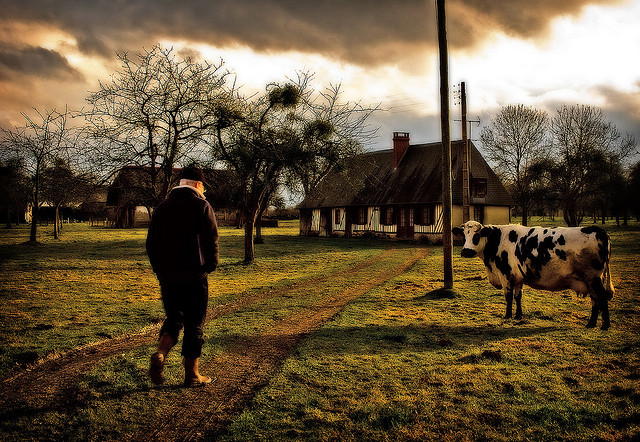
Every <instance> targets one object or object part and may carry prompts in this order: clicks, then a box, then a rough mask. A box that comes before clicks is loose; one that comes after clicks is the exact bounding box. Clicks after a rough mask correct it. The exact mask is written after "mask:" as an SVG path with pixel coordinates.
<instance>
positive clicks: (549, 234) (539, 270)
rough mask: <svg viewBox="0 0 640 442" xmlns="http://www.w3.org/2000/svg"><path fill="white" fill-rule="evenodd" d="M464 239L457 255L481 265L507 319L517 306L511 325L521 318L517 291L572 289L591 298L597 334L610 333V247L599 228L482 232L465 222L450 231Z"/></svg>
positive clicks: (516, 228) (505, 227) (486, 229)
mask: <svg viewBox="0 0 640 442" xmlns="http://www.w3.org/2000/svg"><path fill="white" fill-rule="evenodd" d="M452 232H453V234H454V235H464V237H465V242H464V247H463V249H462V253H461V255H462V256H463V257H465V258H472V257H474V256H478V257H479V258H480V259H482V260H483V262H484V265H485V268H486V271H487V276H488V278H489V282H490V283H491V284H493V286H494V287H496V288H501V289H502V290H503V292H504V297H505V300H506V302H507V312H506V316H505V317H506V318H510V317H511V314H512V307H511V303H512V301H513V298H515V300H516V316H515V318H516V319H521V318H522V305H521V300H522V285H523V284H526V285H528V286H530V287H533V288H536V289H542V290H551V291H556V290H565V289H573V290H575V291H576V292H578V294H581V295H583V296H587V295H590V296H591V303H592V308H591V318H590V319H589V322H588V323H587V327H589V328H591V327H595V326H596V322H597V321H598V314H599V312H602V325H601V328H602V330H607V329H608V328H609V300H610V299H611V298H612V296H613V293H614V288H613V284H612V282H611V273H610V270H609V257H610V255H611V243H610V241H609V235H608V234H607V232H605V231H604V230H602V229H601V228H599V227H596V226H591V227H582V228H581V227H553V228H545V227H533V228H532V227H526V226H520V225H514V224H510V225H503V226H491V225H487V226H483V225H482V224H480V223H478V222H475V221H468V222H466V223H465V224H463V225H461V226H460V227H454V228H453V229H452Z"/></svg>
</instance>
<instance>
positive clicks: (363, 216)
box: [358, 207, 367, 224]
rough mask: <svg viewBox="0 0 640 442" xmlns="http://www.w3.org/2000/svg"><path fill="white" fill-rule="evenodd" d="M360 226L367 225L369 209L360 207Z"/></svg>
mask: <svg viewBox="0 0 640 442" xmlns="http://www.w3.org/2000/svg"><path fill="white" fill-rule="evenodd" d="M358 224H367V208H366V207H358Z"/></svg>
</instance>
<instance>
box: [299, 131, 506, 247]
mask: <svg viewBox="0 0 640 442" xmlns="http://www.w3.org/2000/svg"><path fill="white" fill-rule="evenodd" d="M462 146H463V143H462V141H454V142H452V143H451V150H452V185H453V191H452V198H453V200H452V201H453V211H452V224H453V225H459V224H462V222H463V208H462V193H463V192H462V182H463V177H462V167H461V163H462V155H461V153H462ZM469 164H470V165H469V195H470V204H469V215H470V218H471V219H472V220H476V221H478V222H480V223H486V224H505V223H508V222H509V221H510V207H511V206H512V205H513V203H512V200H511V198H510V196H509V194H508V192H507V190H506V189H505V188H504V186H503V185H502V183H501V182H500V180H499V179H498V177H497V176H496V174H495V173H494V172H493V170H492V169H491V168H490V167H489V165H488V164H487V162H486V161H485V160H484V158H483V157H482V155H481V154H480V152H479V151H478V149H477V148H476V147H475V146H474V145H473V143H472V142H469ZM298 208H299V209H300V234H301V235H320V236H357V235H372V236H378V237H389V238H421V237H427V238H428V239H430V240H432V241H438V240H441V238H442V210H443V204H442V144H441V143H429V144H414V145H411V144H410V138H409V134H408V133H406V132H394V137H393V149H388V150H380V151H375V152H368V153H364V154H361V155H359V156H357V157H355V158H353V159H352V160H351V161H350V163H349V164H348V165H347V167H345V168H343V169H341V170H333V171H331V172H330V173H329V174H328V175H327V176H326V177H325V178H324V179H323V180H322V181H321V182H320V184H319V185H318V186H317V187H316V189H315V190H314V191H313V192H311V193H310V194H309V195H307V197H306V198H305V199H304V200H303V201H302V203H301V204H300V205H299V206H298Z"/></svg>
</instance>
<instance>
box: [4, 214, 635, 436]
mask: <svg viewBox="0 0 640 442" xmlns="http://www.w3.org/2000/svg"><path fill="white" fill-rule="evenodd" d="M534 221H535V220H534ZM531 224H532V225H533V224H538V222H532V223H531ZM606 228H607V230H608V231H609V232H610V233H611V236H612V241H613V256H612V263H611V268H612V273H613V281H614V284H615V286H616V290H617V292H616V295H615V296H614V299H613V300H612V302H611V322H612V327H611V329H610V330H609V331H607V332H602V331H600V330H599V329H590V330H587V329H585V324H586V322H587V320H588V317H589V312H590V303H589V300H588V299H583V298H580V297H577V296H576V295H575V293H573V292H570V291H566V292H557V293H550V292H543V291H537V290H533V289H530V288H527V287H525V291H524V295H523V310H524V318H523V319H522V320H521V321H516V320H504V319H503V315H504V299H503V297H502V294H501V293H500V292H499V291H498V290H496V289H494V288H493V287H492V286H491V285H490V284H489V283H488V281H487V280H486V277H485V275H484V269H483V267H482V263H481V262H480V261H479V260H477V259H475V260H468V259H462V258H460V257H459V251H460V250H459V248H455V250H454V274H455V289H456V294H455V296H446V294H443V293H442V292H438V291H436V290H437V289H439V288H440V287H442V253H441V250H440V249H439V248H438V247H432V248H430V255H429V256H428V257H427V258H425V259H423V260H421V261H419V262H418V263H417V264H416V265H414V266H413V267H412V268H411V269H409V271H407V272H406V273H404V274H402V275H400V276H398V277H396V278H394V279H392V280H389V281H388V282H387V283H385V284H383V285H381V286H379V287H376V288H375V289H373V290H370V291H368V292H367V293H365V294H363V295H362V296H360V297H359V298H358V299H356V300H355V301H353V302H352V303H351V304H349V305H348V306H347V307H346V308H345V309H344V310H343V311H342V312H341V313H340V314H339V315H338V316H337V317H335V318H334V319H333V320H331V321H330V322H328V323H327V324H326V325H325V326H324V327H322V328H321V329H319V330H318V331H316V332H314V333H313V334H311V335H310V336H309V337H308V338H307V339H306V340H305V341H304V342H303V344H302V345H301V346H300V347H299V348H298V349H297V350H296V351H295V352H294V353H293V354H292V355H291V357H289V358H288V359H287V360H286V361H284V364H283V366H282V368H281V369H280V370H279V371H278V372H277V373H276V374H275V376H273V377H272V378H271V379H270V381H269V384H268V385H267V386H266V387H265V388H263V389H262V390H260V391H259V392H258V394H257V396H256V397H255V399H254V401H253V402H252V404H251V406H250V407H249V408H248V409H246V410H245V412H243V413H241V414H240V415H239V416H236V418H235V419H234V421H233V423H232V424H231V426H230V427H229V431H228V433H227V434H226V435H224V437H223V438H225V439H228V440H284V439H298V440H514V439H515V440H518V439H520V440H522V439H524V440H558V439H568V440H596V439H601V440H625V439H633V438H634V437H636V438H637V437H638V435H639V434H640V426H639V424H638V422H640V388H639V387H638V373H640V359H638V354H640V348H639V341H638V335H639V332H640V301H639V299H640V298H639V297H638V294H639V293H638V289H637V287H638V283H639V279H640V278H639V277H638V275H639V274H640V263H639V262H638V258H639V257H640V228H639V227H638V223H634V225H633V226H631V227H628V228H620V229H618V228H616V227H615V226H614V225H612V224H611V223H609V224H608V225H607V226H606ZM42 233H43V234H42V236H41V238H40V241H41V242H42V245H41V246H36V247H30V246H26V245H22V244H21V243H22V242H24V241H25V240H26V239H27V238H28V230H27V229H26V228H25V227H21V228H20V229H13V230H11V231H7V230H3V231H0V296H1V298H2V300H3V303H2V304H1V305H0V342H1V344H0V350H1V351H0V377H4V376H5V375H6V373H11V372H14V371H15V370H16V369H18V368H19V367H20V366H24V365H25V364H28V363H30V362H33V361H34V360H36V359H37V358H39V357H44V356H46V355H50V354H52V353H55V352H64V351H67V350H69V349H71V348H73V347H75V346H77V345H81V344H85V343H89V342H95V341H96V340H102V339H105V338H108V337H109V336H113V337H116V336H119V335H120V334H122V333H125V332H127V331H134V330H139V329H141V328H143V327H145V326H147V325H149V324H150V323H153V322H155V321H157V320H159V319H161V318H162V316H163V314H162V308H161V304H160V301H159V292H158V287H157V282H156V280H155V276H154V275H153V273H152V272H151V270H150V268H149V265H148V261H147V260H146V255H145V253H144V240H145V237H146V231H145V230H144V229H136V230H113V229H101V228H90V227H89V226H86V225H71V226H68V227H67V228H66V230H65V231H64V232H63V237H62V240H60V241H54V240H53V239H50V235H49V234H48V233H47V231H46V229H43V230H42ZM242 234H243V232H242V230H239V229H232V228H225V229H222V230H221V266H220V268H219V270H218V271H217V272H216V274H215V275H212V277H211V278H210V295H211V301H210V303H211V305H213V306H215V305H219V304H224V303H226V302H231V301H233V300H235V299H240V298H242V297H243V296H248V295H250V294H253V293H257V292H259V291H263V290H276V289H281V288H284V287H287V286H290V285H291V284H294V283H296V282H302V281H305V280H312V281H315V282H314V283H313V284H312V285H301V286H300V288H299V289H297V290H294V291H290V292H286V293H285V294H284V295H281V296H274V297H266V298H265V299H264V300H262V301H259V302H256V303H254V304H252V305H249V306H247V307H245V308H242V309H240V310H238V311H236V312H234V313H233V314H229V315H225V316H221V317H219V318H217V319H215V320H213V321H211V322H210V323H209V324H208V325H207V327H206V331H205V333H206V339H207V342H206V344H205V346H204V348H203V356H202V357H203V360H205V361H206V360H212V359H213V358H215V357H217V356H218V355H220V354H221V353H222V352H224V351H226V350H228V348H229V346H230V345H237V342H238V338H239V337H246V336H249V337H250V336H253V335H256V336H257V335H264V334H267V333H269V332H270V331H271V330H272V328H273V327H274V326H275V325H276V324H278V322H279V321H280V320H282V319H283V318H296V315H300V314H302V313H303V312H304V311H306V309H308V308H310V307H312V306H314V305H315V303H317V302H319V301H320V300H321V299H322V297H323V296H325V295H326V294H330V293H334V292H337V291H340V290H344V289H346V288H348V287H351V286H357V285H358V284H360V283H361V282H362V279H361V278H363V277H366V275H365V276H363V275H360V276H359V277H358V276H356V275H353V276H352V275H349V274H348V273H347V274H344V275H341V276H340V278H339V279H338V278H335V279H328V280H323V279H322V276H324V275H326V274H328V273H331V272H336V271H338V270H341V269H348V268H350V267H352V266H353V265H354V264H355V263H357V262H360V261H362V260H366V259H369V258H372V257H374V256H377V255H379V254H380V253H381V252H382V251H383V250H385V249H386V248H388V247H389V246H390V245H393V246H394V247H397V248H398V251H397V252H396V253H394V254H391V255H389V257H388V259H387V260H385V261H384V263H385V264H384V265H383V263H382V262H380V263H378V264H376V265H374V266H373V267H372V269H371V275H372V276H373V275H375V274H377V273H378V272H382V271H384V270H385V269H384V266H390V265H397V264H398V263H400V262H401V261H402V260H403V259H404V258H405V257H406V256H407V254H408V253H410V251H411V250H412V248H413V247H415V245H414V244H412V243H407V242H397V243H390V242H387V241H369V240H359V239H343V238H302V237H299V236H297V225H296V224H294V223H290V224H288V225H287V226H286V227H284V228H278V229H265V232H264V234H265V237H266V240H267V241H266V244H264V245H257V249H256V254H257V257H258V259H257V261H256V263H255V264H252V265H248V266H246V265H243V264H242V263H241V261H242V258H243V250H242V241H243V238H242ZM290 320H293V319H290ZM152 347H153V346H152V345H149V346H143V347H141V348H136V349H134V350H132V351H126V352H124V353H121V354H114V355H113V356H111V357H109V358H106V359H103V360H102V361H100V362H99V363H98V364H96V365H95V366H94V367H91V368H90V369H88V370H87V371H86V373H82V375H81V376H79V378H78V380H77V381H76V382H75V383H74V384H73V385H72V386H71V387H70V389H69V391H68V392H66V393H65V394H66V397H68V398H69V399H68V400H69V402H68V403H67V404H66V405H65V407H63V408H62V409H51V408H49V407H48V405H47V404H46V403H43V404H39V405H37V404H36V405H34V406H33V407H32V408H29V409H27V410H26V411H24V413H22V414H20V413H18V414H15V415H8V416H6V415H5V416H3V417H6V418H7V419H6V420H5V421H4V422H3V423H2V424H0V432H1V433H3V435H5V436H6V437H8V440H25V439H26V440H28V439H73V440H121V439H126V438H127V437H129V436H131V435H132V434H136V433H137V432H138V431H140V428H144V427H145V425H147V424H148V423H149V422H150V421H152V420H153V419H154V417H156V416H159V415H160V414H161V413H162V412H163V411H164V410H165V409H166V407H169V406H170V405H171V401H172V400H174V399H176V398H179V397H180V396H181V395H182V394H183V392H182V390H181V389H179V388H177V389H171V388H169V389H165V390H163V391H158V390H156V389H153V388H151V386H150V383H149V380H148V378H147V376H146V370H147V363H148V356H149V354H150V353H151V352H152ZM180 364H181V361H180V357H179V355H178V354H176V355H172V356H171V358H170V359H169V362H168V366H167V370H166V372H167V384H168V385H170V386H171V385H179V384H180V382H181V375H182V370H181V367H180ZM212 374H214V375H215V373H212Z"/></svg>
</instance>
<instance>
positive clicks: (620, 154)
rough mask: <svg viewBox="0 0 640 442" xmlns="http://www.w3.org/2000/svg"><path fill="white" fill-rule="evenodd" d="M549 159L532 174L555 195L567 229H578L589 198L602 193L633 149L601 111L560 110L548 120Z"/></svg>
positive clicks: (589, 108) (632, 141)
mask: <svg viewBox="0 0 640 442" xmlns="http://www.w3.org/2000/svg"><path fill="white" fill-rule="evenodd" d="M551 137H552V146H551V148H552V151H551V154H552V157H551V158H550V159H548V160H544V161H541V162H540V163H539V164H537V165H536V167H535V170H536V172H537V174H538V176H539V177H540V178H541V179H544V180H545V181H546V184H547V186H546V187H547V188H549V189H551V190H552V191H553V192H555V195H556V196H557V198H558V201H559V202H560V206H561V207H562V209H563V212H564V219H565V222H566V223H567V225H569V226H578V225H580V223H581V222H582V219H583V217H584V215H585V211H586V209H587V205H588V202H589V201H590V200H593V196H594V195H596V194H598V193H601V192H603V191H605V190H606V186H605V184H606V183H607V182H608V181H610V177H611V176H615V175H616V173H617V171H618V170H620V165H622V164H623V163H624V162H625V161H626V160H627V159H628V157H629V155H630V153H632V152H633V151H634V149H635V146H636V142H635V139H634V138H633V136H631V135H629V134H627V135H626V136H622V135H621V134H620V132H619V131H618V130H617V128H616V127H615V125H614V124H612V123H611V122H609V121H607V120H606V115H605V113H604V111H603V110H602V109H599V108H596V107H593V106H586V105H575V106H566V105H564V106H562V107H560V108H559V109H558V111H557V114H556V116H555V117H554V118H553V119H552V120H551Z"/></svg>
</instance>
